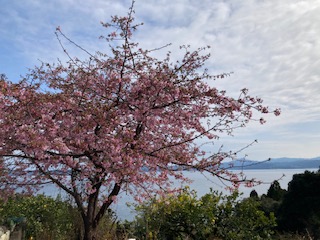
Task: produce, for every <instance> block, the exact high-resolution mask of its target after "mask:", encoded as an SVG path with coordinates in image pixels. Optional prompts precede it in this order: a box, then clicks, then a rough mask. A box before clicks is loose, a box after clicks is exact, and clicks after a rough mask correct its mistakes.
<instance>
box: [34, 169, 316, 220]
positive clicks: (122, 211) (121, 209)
mask: <svg viewBox="0 0 320 240" xmlns="http://www.w3.org/2000/svg"><path fill="white" fill-rule="evenodd" d="M306 170H308V171H317V170H318V169H259V170H243V171H242V172H243V173H244V175H245V176H246V178H247V179H255V180H257V181H261V184H259V185H256V186H253V187H245V186H240V187H239V189H238V191H239V192H240V193H242V195H241V197H243V198H245V197H248V196H249V195H250V192H251V191H252V190H255V191H256V192H257V193H258V195H259V196H261V195H262V194H266V193H267V191H268V189H269V187H270V185H271V184H272V182H273V181H274V180H278V182H279V183H280V186H281V188H283V189H286V190H287V188H288V183H289V182H290V181H291V180H292V177H293V175H294V174H299V173H303V172H305V171H306ZM233 172H235V173H240V171H237V170H234V171H233ZM184 174H185V176H186V177H188V178H189V179H190V180H191V181H192V182H191V183H189V184H185V185H187V186H189V187H190V189H191V190H195V191H196V192H197V196H198V197H201V196H203V195H204V194H206V193H209V192H210V189H212V190H214V191H218V192H222V193H223V194H230V190H228V186H230V184H228V183H227V182H223V181H221V180H220V179H218V178H217V177H213V176H211V175H209V174H202V173H199V172H191V171H190V172H185V173H184ZM174 185H175V186H177V187H183V186H184V185H181V183H180V182H178V181H174ZM39 193H43V194H45V195H48V196H52V197H54V196H57V195H58V194H62V195H63V193H61V192H60V190H59V189H57V188H56V187H54V186H46V187H45V188H44V189H42V190H40V192H39ZM134 203H135V201H134V199H133V197H132V196H131V195H129V194H126V193H121V194H120V196H119V197H118V199H117V202H116V203H114V204H113V206H112V210H113V211H114V212H115V213H116V216H117V219H118V220H120V221H124V220H128V221H131V220H133V219H134V217H135V215H136V213H135V211H134V209H133V207H132V204H134ZM130 205H131V206H130Z"/></svg>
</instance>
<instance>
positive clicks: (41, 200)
mask: <svg viewBox="0 0 320 240" xmlns="http://www.w3.org/2000/svg"><path fill="white" fill-rule="evenodd" d="M76 213H77V211H76V210H75V209H74V208H73V207H72V206H71V205H70V204H68V203H67V202H64V201H61V200H60V199H59V198H58V199H56V200H54V199H52V198H50V197H46V196H44V195H37V196H24V195H19V194H18V195H16V196H15V197H13V198H10V199H9V200H8V201H7V202H2V203H1V205H0V216H1V219H0V220H2V222H5V221H8V220H10V219H18V218H25V221H26V237H27V238H28V239H29V238H30V237H33V238H34V239H41V240H50V239H55V240H64V239H65V240H67V239H75V236H76V235H75V233H76V229H75V224H74V220H75V216H76ZM78 219H79V215H78Z"/></svg>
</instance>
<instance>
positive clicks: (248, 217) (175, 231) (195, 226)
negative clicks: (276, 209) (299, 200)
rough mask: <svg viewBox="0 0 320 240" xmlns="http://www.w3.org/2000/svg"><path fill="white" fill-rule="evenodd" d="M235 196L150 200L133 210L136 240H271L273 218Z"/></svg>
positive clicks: (186, 191) (185, 193)
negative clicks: (135, 216)
mask: <svg viewBox="0 0 320 240" xmlns="http://www.w3.org/2000/svg"><path fill="white" fill-rule="evenodd" d="M238 196H239V195H238V193H233V194H232V195H230V196H222V195H221V194H218V193H217V192H210V193H209V194H206V195H204V196H203V197H201V198H199V199H198V198H197V196H196V193H195V192H194V191H189V189H188V188H186V189H184V190H183V191H182V192H180V193H179V194H175V195H170V196H167V197H162V198H158V199H153V200H151V201H149V202H146V203H144V204H142V205H140V206H138V207H137V211H138V213H139V215H138V216H137V218H136V236H137V237H138V238H139V239H177V240H178V239H199V240H201V239H216V238H222V239H271V235H272V234H273V231H272V229H273V228H274V226H275V218H274V216H273V215H272V214H271V215H270V216H266V215H265V214H264V213H263V211H261V210H259V202H257V201H255V200H252V199H246V200H244V201H242V202H240V201H239V200H238Z"/></svg>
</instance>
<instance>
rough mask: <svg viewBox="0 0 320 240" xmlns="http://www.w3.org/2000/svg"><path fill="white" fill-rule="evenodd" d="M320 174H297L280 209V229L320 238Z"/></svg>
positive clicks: (306, 172) (307, 172)
mask: <svg viewBox="0 0 320 240" xmlns="http://www.w3.org/2000/svg"><path fill="white" fill-rule="evenodd" d="M319 184H320V172H319V171H318V172H309V171H305V172H304V173H303V174H295V175H294V176H293V178H292V180H291V182H290V183H289V185H288V192H287V194H286V195H284V198H283V201H282V204H281V206H280V209H279V214H278V218H279V229H280V230H282V231H287V232H289V231H291V232H300V233H302V234H305V233H306V232H307V233H310V235H311V236H312V237H314V238H315V239H319V238H320V231H319V229H320V206H319V202H320V189H319Z"/></svg>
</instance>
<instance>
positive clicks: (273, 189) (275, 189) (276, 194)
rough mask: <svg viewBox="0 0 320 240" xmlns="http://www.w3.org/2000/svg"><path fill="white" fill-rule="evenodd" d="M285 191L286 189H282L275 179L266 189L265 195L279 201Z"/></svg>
mask: <svg viewBox="0 0 320 240" xmlns="http://www.w3.org/2000/svg"><path fill="white" fill-rule="evenodd" d="M285 193H286V190H284V189H282V188H281V186H280V183H279V182H278V181H277V180H275V181H273V183H272V184H271V186H270V188H269V189H268V192H267V197H268V198H271V199H273V200H275V201H280V200H281V199H282V198H283V196H284V194H285Z"/></svg>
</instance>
